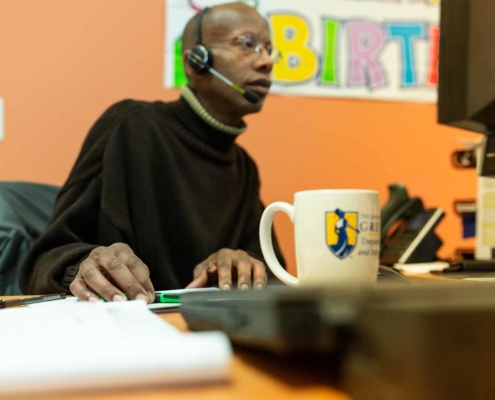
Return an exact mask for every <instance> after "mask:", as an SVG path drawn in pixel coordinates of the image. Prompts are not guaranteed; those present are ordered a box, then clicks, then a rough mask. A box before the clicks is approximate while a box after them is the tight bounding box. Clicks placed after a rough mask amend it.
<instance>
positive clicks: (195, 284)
mask: <svg viewBox="0 0 495 400" xmlns="http://www.w3.org/2000/svg"><path fill="white" fill-rule="evenodd" d="M207 283H208V274H207V273H206V270H204V271H203V272H202V273H201V274H200V275H198V277H197V278H196V279H194V280H193V281H192V282H191V283H190V284H189V285H187V286H186V289H197V288H202V287H205V286H206V284H207Z"/></svg>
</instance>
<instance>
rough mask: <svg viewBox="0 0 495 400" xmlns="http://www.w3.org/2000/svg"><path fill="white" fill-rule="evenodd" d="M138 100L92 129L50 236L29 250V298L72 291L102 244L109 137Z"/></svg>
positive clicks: (24, 286)
mask: <svg viewBox="0 0 495 400" xmlns="http://www.w3.org/2000/svg"><path fill="white" fill-rule="evenodd" d="M131 104H132V102H130V101H124V102H120V103H117V104H116V105H114V106H112V107H110V108H109V109H108V110H107V111H106V112H105V113H104V114H103V115H102V116H101V117H100V119H99V120H98V121H97V122H96V123H95V124H94V126H93V127H92V129H91V130H90V132H89V134H88V136H87V138H86V140H85V142H84V144H83V147H82V150H81V152H80V154H79V157H78V159H77V161H76V163H75V166H74V168H73V169H72V171H71V173H70V176H69V178H68V180H67V182H66V183H65V185H64V186H63V187H62V189H61V191H60V193H59V195H58V197H57V200H56V202H55V205H54V209H53V212H52V215H51V218H50V222H49V224H48V227H47V228H46V230H45V232H43V233H42V235H41V236H40V237H39V238H38V239H37V241H36V242H35V243H34V245H33V246H32V247H31V249H30V251H29V252H28V254H27V256H26V258H25V260H24V262H23V265H22V267H21V269H20V275H19V284H20V287H21V290H22V292H23V293H25V294H44V293H55V292H64V291H65V292H67V293H69V292H70V290H69V286H70V284H71V282H72V281H73V280H74V278H75V276H76V274H77V272H78V269H79V264H80V263H81V262H82V261H83V260H84V259H86V258H87V257H88V256H89V253H90V252H91V250H93V249H94V248H96V247H98V246H101V245H109V244H107V243H100V242H99V240H98V239H99V238H98V229H99V227H101V225H102V221H101V219H102V218H104V215H102V214H101V196H102V169H103V167H102V163H103V155H104V152H105V149H106V145H107V142H108V138H109V136H110V135H111V133H112V132H113V131H114V130H115V129H116V127H117V126H118V123H119V121H120V119H121V117H122V116H123V115H124V114H125V113H126V112H127V111H128V110H129V105H131ZM105 226H107V228H106V229H107V231H108V230H109V229H110V230H112V232H111V233H110V235H107V236H108V237H110V238H111V239H112V242H113V243H115V242H118V241H122V239H121V238H120V237H119V232H118V230H117V229H111V228H108V226H110V227H111V225H110V224H106V225H105Z"/></svg>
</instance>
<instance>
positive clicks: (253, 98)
mask: <svg viewBox="0 0 495 400" xmlns="http://www.w3.org/2000/svg"><path fill="white" fill-rule="evenodd" d="M209 72H210V73H211V74H212V75H214V76H216V77H217V78H218V79H220V80H221V81H223V82H225V83H226V84H227V85H229V86H230V87H231V88H232V89H234V90H236V91H238V92H239V93H240V94H242V95H243V96H244V98H245V99H246V100H247V101H249V102H250V103H253V104H256V103H257V102H258V101H260V96H258V95H257V94H256V93H255V92H253V91H252V90H246V89H243V88H241V87H240V86H238V85H236V84H235V83H233V82H232V81H231V80H230V79H228V78H227V77H225V76H224V75H222V74H221V73H220V72H218V71H217V70H216V69H215V68H211V67H210V69H209Z"/></svg>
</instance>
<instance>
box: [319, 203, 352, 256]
mask: <svg viewBox="0 0 495 400" xmlns="http://www.w3.org/2000/svg"><path fill="white" fill-rule="evenodd" d="M357 226H358V213H357V212H354V211H351V212H350V211H342V210H341V209H339V208H337V209H336V210H335V211H329V212H327V213H326V236H327V237H326V240H327V245H328V248H329V249H330V250H331V251H332V253H333V254H334V255H335V256H337V257H338V258H340V259H341V260H343V259H344V258H346V257H348V256H349V255H350V254H351V253H352V251H353V250H354V248H355V247H356V244H357V240H358V234H359V230H358V229H357Z"/></svg>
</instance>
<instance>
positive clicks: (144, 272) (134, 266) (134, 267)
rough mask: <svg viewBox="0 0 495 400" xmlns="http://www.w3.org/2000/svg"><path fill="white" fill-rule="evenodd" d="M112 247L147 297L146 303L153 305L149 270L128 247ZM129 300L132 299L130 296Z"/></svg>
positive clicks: (153, 294)
mask: <svg viewBox="0 0 495 400" xmlns="http://www.w3.org/2000/svg"><path fill="white" fill-rule="evenodd" d="M114 246H116V253H115V255H116V256H117V257H118V258H119V259H121V260H122V261H123V262H124V264H125V265H126V266H127V267H128V268H129V270H130V271H131V273H132V275H133V276H134V277H135V278H136V280H137V281H138V282H139V284H140V285H141V286H142V287H143V288H144V290H145V292H146V296H148V303H153V302H154V301H155V289H154V287H153V283H152V282H151V279H150V270H149V268H148V267H147V266H146V264H145V263H144V262H143V261H142V260H141V259H140V258H139V257H138V256H136V254H134V252H133V251H132V249H131V248H130V247H129V246H128V245H126V244H123V243H117V244H116V245H114ZM129 294H130V293H129ZM131 298H133V297H132V296H131Z"/></svg>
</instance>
